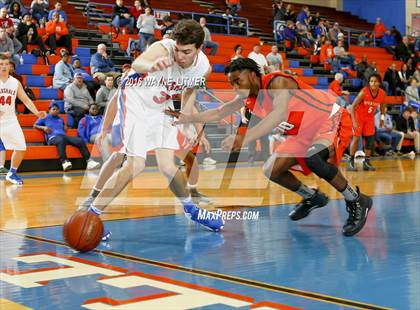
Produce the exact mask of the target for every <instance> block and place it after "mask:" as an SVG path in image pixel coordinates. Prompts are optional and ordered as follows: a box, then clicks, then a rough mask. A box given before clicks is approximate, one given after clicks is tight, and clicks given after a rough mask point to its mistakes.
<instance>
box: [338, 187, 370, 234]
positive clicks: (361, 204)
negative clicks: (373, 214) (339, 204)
mask: <svg viewBox="0 0 420 310" xmlns="http://www.w3.org/2000/svg"><path fill="white" fill-rule="evenodd" d="M356 191H357V193H358V194H359V197H358V198H357V199H356V200H355V201H346V210H347V212H348V213H349V217H348V219H347V221H346V224H345V225H344V226H343V235H344V236H348V237H349V236H353V235H355V234H357V233H358V232H359V231H361V230H362V228H363V226H364V225H365V223H366V219H367V216H368V213H369V211H370V209H371V208H372V199H371V198H370V197H369V196H366V195H363V194H361V193H360V191H359V187H356Z"/></svg>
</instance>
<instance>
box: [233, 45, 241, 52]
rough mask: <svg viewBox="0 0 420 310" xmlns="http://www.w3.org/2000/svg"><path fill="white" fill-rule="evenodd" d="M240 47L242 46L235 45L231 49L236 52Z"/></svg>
mask: <svg viewBox="0 0 420 310" xmlns="http://www.w3.org/2000/svg"><path fill="white" fill-rule="evenodd" d="M240 47H242V45H240V44H236V45H235V47H234V48H233V50H234V51H235V52H236V51H237V50H238V48H240Z"/></svg>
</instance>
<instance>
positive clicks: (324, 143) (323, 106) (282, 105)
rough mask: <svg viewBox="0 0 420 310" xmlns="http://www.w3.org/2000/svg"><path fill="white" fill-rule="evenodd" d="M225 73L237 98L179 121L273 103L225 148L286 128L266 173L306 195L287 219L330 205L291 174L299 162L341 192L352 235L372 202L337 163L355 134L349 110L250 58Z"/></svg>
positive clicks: (347, 230) (236, 62) (220, 115)
mask: <svg viewBox="0 0 420 310" xmlns="http://www.w3.org/2000/svg"><path fill="white" fill-rule="evenodd" d="M225 73H226V74H227V75H228V78H229V81H230V83H231V84H232V86H233V87H234V89H235V90H236V91H237V93H238V96H237V97H236V98H235V99H234V100H232V101H231V102H228V103H226V104H225V105H222V106H221V107H220V108H218V109H214V110H208V111H206V112H202V113H198V114H191V115H185V114H179V115H178V123H194V122H207V121H216V120H220V119H222V118H223V117H225V116H227V115H229V114H231V113H233V112H235V111H238V110H239V109H240V108H241V107H242V106H243V105H244V104H245V105H248V104H249V103H251V104H252V103H253V102H255V101H258V102H259V106H261V107H262V108H263V109H265V108H267V107H269V106H270V105H271V106H272V107H271V112H270V113H269V114H268V115H267V116H266V117H265V118H264V119H263V120H262V121H261V122H260V123H259V124H258V125H257V126H255V127H254V128H251V129H249V130H248V132H247V135H246V136H245V137H244V136H236V138H235V136H229V137H228V138H227V139H225V140H224V141H223V146H224V148H230V147H233V148H235V147H237V146H240V145H242V144H244V145H245V144H247V143H249V142H250V141H253V140H256V139H258V138H259V137H261V136H263V135H266V134H268V133H269V132H271V130H272V129H273V128H275V127H280V128H282V129H284V131H285V133H286V134H287V135H288V136H287V138H286V141H285V142H283V143H282V144H280V145H279V146H278V147H277V148H276V149H275V152H274V153H273V155H272V156H271V157H270V158H269V159H268V160H267V162H266V163H265V165H264V173H265V175H266V176H267V177H268V178H269V179H270V180H271V181H273V182H275V183H277V184H279V185H281V186H283V187H285V188H287V189H289V190H291V191H293V192H295V193H297V194H298V195H300V196H301V197H302V198H303V200H302V201H301V202H300V203H299V204H297V205H296V207H295V208H294V210H293V211H292V212H291V213H290V214H289V217H290V218H291V219H292V220H300V219H302V218H304V217H306V216H307V215H309V213H310V212H311V211H312V210H314V209H316V208H321V207H323V206H325V205H326V204H327V203H328V197H327V196H326V195H325V194H323V193H321V192H320V191H319V190H317V189H313V188H309V187H308V186H306V185H304V184H303V183H302V182H301V181H299V180H298V179H297V178H296V177H295V176H294V175H293V174H292V173H291V171H290V170H291V169H293V168H295V167H297V166H299V168H300V171H301V172H302V173H303V174H305V175H307V174H309V173H310V172H314V173H315V174H316V175H317V176H319V177H320V178H323V179H324V180H326V181H327V182H328V183H330V184H331V185H332V186H333V187H334V188H335V189H337V190H338V191H339V192H340V193H341V194H342V195H343V197H344V199H345V201H346V209H347V211H348V212H349V217H348V219H347V221H346V223H345V225H344V227H343V234H344V235H345V236H352V235H354V234H356V233H358V232H359V231H360V230H361V229H362V228H363V226H364V224H365V222H366V219H367V215H368V212H369V210H370V208H371V206H372V200H371V198H370V197H368V196H366V195H363V194H361V193H360V192H359V189H358V188H356V190H354V189H353V188H352V187H351V186H350V185H349V184H348V182H347V180H346V179H345V178H344V176H343V175H342V174H341V173H340V171H339V170H338V168H337V166H336V165H337V164H338V163H340V160H341V156H342V154H343V152H344V150H345V148H346V147H347V146H348V144H349V142H350V138H351V135H352V128H351V118H350V115H349V113H348V112H347V111H346V110H344V109H343V108H341V107H339V106H337V105H336V104H334V103H335V98H334V97H333V96H331V95H329V94H327V93H325V92H321V91H318V90H314V89H312V88H311V87H310V86H309V85H307V84H305V83H303V82H302V81H300V80H298V79H296V78H294V77H292V76H290V75H286V74H283V73H280V72H275V73H271V74H269V75H266V76H261V75H260V72H259V68H258V65H257V64H256V62H255V61H253V60H251V59H249V58H241V59H236V60H234V61H232V62H231V63H230V65H229V66H228V67H227V68H226V69H225ZM244 98H246V100H244ZM168 113H173V112H171V111H168ZM279 124H280V125H279ZM299 131H302V132H303V134H300V133H299ZM329 161H331V162H334V163H335V164H332V163H330V162H329Z"/></svg>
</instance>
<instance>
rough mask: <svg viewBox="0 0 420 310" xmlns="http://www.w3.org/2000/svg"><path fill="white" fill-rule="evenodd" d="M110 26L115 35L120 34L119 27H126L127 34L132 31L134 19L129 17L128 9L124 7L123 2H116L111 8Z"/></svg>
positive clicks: (118, 0)
mask: <svg viewBox="0 0 420 310" xmlns="http://www.w3.org/2000/svg"><path fill="white" fill-rule="evenodd" d="M112 25H113V26H114V28H115V31H116V32H117V33H120V27H126V26H128V31H129V33H133V31H134V17H133V16H131V15H130V11H129V9H128V8H127V7H126V6H124V3H123V0H116V2H115V5H114V7H113V8H112Z"/></svg>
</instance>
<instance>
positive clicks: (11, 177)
mask: <svg viewBox="0 0 420 310" xmlns="http://www.w3.org/2000/svg"><path fill="white" fill-rule="evenodd" d="M6 180H7V181H9V182H10V183H12V184H15V185H23V180H22V179H21V178H20V177H18V175H17V174H16V172H11V171H9V172H8V173H7V174H6Z"/></svg>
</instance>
